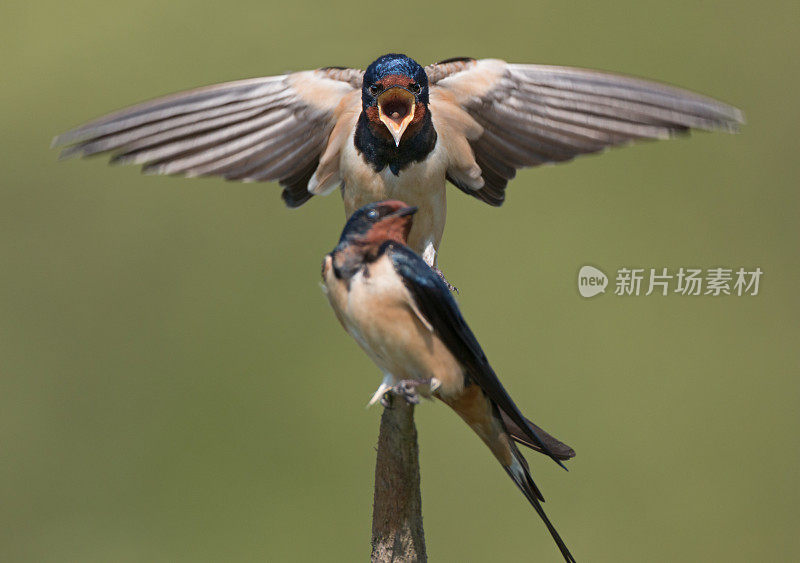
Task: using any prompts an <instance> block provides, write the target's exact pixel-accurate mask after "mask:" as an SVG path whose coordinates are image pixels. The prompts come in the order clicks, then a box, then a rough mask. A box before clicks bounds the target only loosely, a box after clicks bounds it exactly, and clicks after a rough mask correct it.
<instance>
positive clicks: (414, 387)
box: [381, 377, 441, 408]
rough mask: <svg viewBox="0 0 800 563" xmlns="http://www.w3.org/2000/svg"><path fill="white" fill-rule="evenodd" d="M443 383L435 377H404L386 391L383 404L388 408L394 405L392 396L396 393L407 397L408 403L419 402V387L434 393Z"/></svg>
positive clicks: (404, 397) (414, 403)
mask: <svg viewBox="0 0 800 563" xmlns="http://www.w3.org/2000/svg"><path fill="white" fill-rule="evenodd" d="M440 384H441V383H440V382H439V380H438V379H436V378H435V377H426V378H424V379H403V380H401V381H399V382H398V383H397V384H396V385H394V386H393V387H389V389H388V390H387V391H386V393H384V394H383V397H381V405H383V406H384V407H386V408H388V407H390V406H391V405H392V398H393V397H394V396H395V395H396V396H398V397H402V398H403V399H405V401H406V403H408V404H410V405H418V404H419V398H420V393H419V387H423V388H427V389H425V391H427V393H425V394H426V395H427V394H428V393H433V392H434V391H436V389H438V388H439V385H440Z"/></svg>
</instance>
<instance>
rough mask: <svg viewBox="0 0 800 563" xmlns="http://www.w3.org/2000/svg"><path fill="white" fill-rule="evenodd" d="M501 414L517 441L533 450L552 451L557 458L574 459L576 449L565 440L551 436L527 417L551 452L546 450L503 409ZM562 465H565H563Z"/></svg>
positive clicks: (508, 429) (512, 436) (509, 431)
mask: <svg viewBox="0 0 800 563" xmlns="http://www.w3.org/2000/svg"><path fill="white" fill-rule="evenodd" d="M500 416H501V417H502V419H503V424H504V425H505V427H506V430H507V431H508V434H509V435H510V436H511V438H512V439H513V440H514V441H515V442H517V443H520V444H522V445H523V446H527V447H529V448H531V449H532V450H535V451H537V452H539V453H543V454H545V455H547V454H548V453H550V454H552V456H553V457H554V458H555V459H556V460H563V461H566V460H568V459H572V458H573V457H575V450H574V449H572V448H571V447H570V446H568V445H567V444H565V443H564V442H562V441H560V440H558V439H557V438H555V437H553V436H551V435H550V434H548V433H547V432H546V431H544V430H543V429H541V428H540V427H538V426H537V425H535V424H534V423H533V422H531V421H530V420H528V419H527V418H526V419H524V420H525V421H526V422H527V423H528V426H530V427H531V429H532V430H533V431H534V432H535V433H536V436H537V437H538V438H539V440H540V441H541V442H542V444H543V445H544V446H545V447H546V448H547V449H548V450H549V452H547V451H544V449H543V448H542V447H541V446H539V445H538V444H535V443H533V442H532V441H531V439H530V437H529V435H530V433H529V432H526V431H525V430H524V429H522V428H520V426H519V425H518V424H517V423H516V422H514V421H513V420H512V419H511V417H510V416H508V415H507V414H506V413H505V412H504V411H502V410H501V411H500ZM559 465H561V464H559ZM562 467H564V466H563V465H562ZM564 469H566V467H564Z"/></svg>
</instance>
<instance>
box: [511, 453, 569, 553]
mask: <svg viewBox="0 0 800 563" xmlns="http://www.w3.org/2000/svg"><path fill="white" fill-rule="evenodd" d="M512 448H513V450H514V458H515V459H514V462H513V463H512V464H511V465H509V466H503V469H505V470H506V473H508V476H509V477H511V479H512V480H513V481H514V484H515V485H517V487H518V488H519V490H521V491H522V494H524V495H525V498H527V499H528V502H530V503H531V506H533V508H534V510H536V513H537V514H538V515H539V517H540V518H541V519H542V521H543V522H544V525H545V526H547V531H548V532H550V535H551V536H553V540H554V541H555V542H556V545H557V546H558V549H559V551H561V555H562V556H564V560H565V561H566V562H567V563H576V562H575V558H574V557H573V556H572V553H570V551H569V548H568V547H567V544H565V543H564V540H563V539H561V536H560V535H559V534H558V531H557V530H556V528H555V526H553V523H552V522H550V519H549V518H548V517H547V514H545V512H544V508H542V504H541V502H540V501H542V502H543V501H544V498H543V497H542V493H541V492H540V491H539V487H537V486H536V483H534V482H533V478H532V477H531V474H530V471H529V470H528V464H527V463H525V459H524V458H523V457H522V454H521V453H519V450H518V449H517V448H516V447H515V446H512Z"/></svg>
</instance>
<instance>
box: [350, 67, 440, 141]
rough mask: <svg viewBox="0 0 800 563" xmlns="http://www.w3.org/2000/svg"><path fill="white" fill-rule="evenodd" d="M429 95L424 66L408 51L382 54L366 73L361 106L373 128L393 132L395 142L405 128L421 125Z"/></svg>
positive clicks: (414, 127)
mask: <svg viewBox="0 0 800 563" xmlns="http://www.w3.org/2000/svg"><path fill="white" fill-rule="evenodd" d="M428 99H429V98H428V75H427V74H426V73H425V69H424V68H423V67H422V66H420V64H419V63H417V61H415V60H414V59H411V58H409V57H407V56H405V55H398V54H390V55H383V56H382V57H380V58H378V59H377V60H376V61H375V62H373V63H372V64H371V65H369V66H368V67H367V70H366V72H365V73H364V82H363V85H362V89H361V104H362V109H363V111H364V113H365V114H366V116H367V119H369V121H370V124H371V125H372V126H373V128H375V130H376V131H377V132H384V131H385V132H386V133H388V135H391V139H393V140H394V142H395V146H399V145H400V140H401V139H402V137H403V134H404V133H405V132H406V130H409V133H413V132H415V131H417V130H418V129H419V128H420V126H421V125H422V123H423V122H424V120H425V119H426V116H427V113H428ZM427 119H430V118H429V117H427ZM388 135H387V138H388Z"/></svg>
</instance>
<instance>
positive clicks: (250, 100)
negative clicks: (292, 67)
mask: <svg viewBox="0 0 800 563" xmlns="http://www.w3.org/2000/svg"><path fill="white" fill-rule="evenodd" d="M363 74H364V73H363V71H361V70H356V69H350V68H338V67H337V68H324V69H319V70H312V71H305V72H295V73H291V74H286V75H282V76H268V77H264V78H253V79H249V80H239V81H236V82H228V83H224V84H216V85H213V86H207V87H205V88H198V89H195V90H189V91H186V92H180V93H177V94H173V95H171V96H167V97H164V98H159V99H156V100H153V101H150V102H145V103H142V104H139V105H135V106H132V107H130V108H127V109H124V110H121V111H118V112H116V113H113V114H110V115H107V116H105V117H101V118H99V119H97V120H95V121H92V122H90V123H88V124H86V125H82V126H80V127H78V128H76V129H73V130H72V131H69V132H67V133H64V134H63V135H60V136H59V137H57V138H56V139H55V140H54V141H53V145H54V146H61V147H66V148H64V149H63V151H62V152H61V156H62V157H68V156H90V155H94V154H103V153H108V154H110V155H112V158H111V161H112V162H114V163H124V164H142V165H143V171H145V172H149V173H154V174H178V175H183V176H221V177H223V178H226V179H228V180H240V181H249V182H257V181H273V180H278V181H279V182H280V183H281V185H282V186H283V187H284V189H283V194H282V197H283V199H284V201H285V202H286V204H287V205H289V206H290V207H297V206H299V205H302V204H303V203H304V202H306V201H307V200H308V199H309V198H310V197H311V195H312V194H311V193H309V192H308V190H307V186H308V182H309V179H310V178H311V176H312V175H313V173H314V171H315V170H316V168H317V164H318V162H319V159H320V154H321V153H322V151H323V150H324V149H325V146H326V144H327V142H328V137H329V136H330V134H331V131H332V130H333V127H334V125H335V123H336V119H337V116H338V115H339V114H340V113H341V112H342V111H343V108H342V106H344V105H346V104H347V102H348V101H352V100H355V96H357V94H356V95H353V92H358V91H360V88H361V82H362V77H363ZM348 95H350V97H349V98H348Z"/></svg>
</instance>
